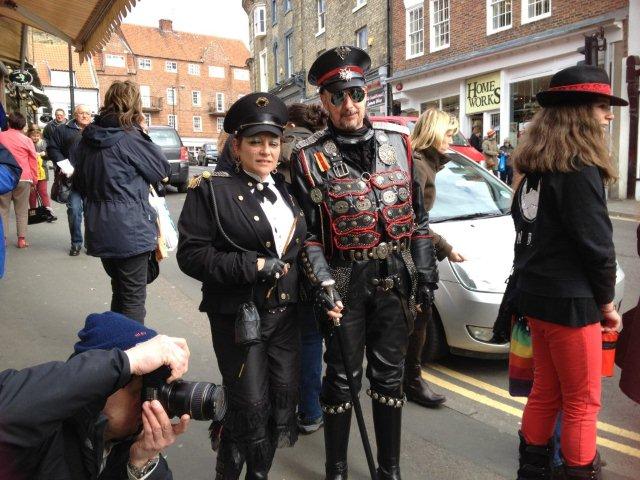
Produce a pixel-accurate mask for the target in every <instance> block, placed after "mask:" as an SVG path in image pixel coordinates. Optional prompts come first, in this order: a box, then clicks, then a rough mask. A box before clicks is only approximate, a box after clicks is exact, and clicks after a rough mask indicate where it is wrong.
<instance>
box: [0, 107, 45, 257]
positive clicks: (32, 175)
mask: <svg viewBox="0 0 640 480" xmlns="http://www.w3.org/2000/svg"><path fill="white" fill-rule="evenodd" d="M8 124H9V129H8V130H5V131H4V132H0V145H2V146H4V147H5V148H6V149H7V150H9V152H11V155H13V158H15V160H16V162H18V165H20V168H22V175H21V176H20V181H19V182H18V186H17V187H16V188H15V189H14V190H12V191H10V192H7V193H5V194H4V195H0V216H2V223H3V225H4V234H5V237H4V241H5V244H6V242H7V240H6V239H7V237H6V234H7V231H8V229H9V207H10V206H11V202H13V209H14V211H15V214H16V233H17V235H18V243H17V246H18V248H26V247H28V246H29V244H28V243H27V223H28V220H29V193H30V192H31V189H33V188H35V186H36V184H37V183H38V162H37V159H36V149H35V147H34V146H33V142H32V141H31V140H29V138H28V137H27V136H26V135H25V134H24V133H23V130H24V127H25V126H26V124H27V120H26V119H25V118H24V115H22V114H21V113H19V112H13V113H11V114H10V115H9V118H8Z"/></svg>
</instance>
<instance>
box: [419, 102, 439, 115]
mask: <svg viewBox="0 0 640 480" xmlns="http://www.w3.org/2000/svg"><path fill="white" fill-rule="evenodd" d="M430 108H440V101H439V100H431V101H429V102H422V103H421V104H420V113H422V112H424V111H425V110H429V109H430Z"/></svg>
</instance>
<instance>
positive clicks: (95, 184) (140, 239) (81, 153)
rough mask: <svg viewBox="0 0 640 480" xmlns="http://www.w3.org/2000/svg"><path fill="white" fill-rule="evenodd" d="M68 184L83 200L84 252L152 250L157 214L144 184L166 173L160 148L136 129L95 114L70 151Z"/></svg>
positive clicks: (110, 254)
mask: <svg viewBox="0 0 640 480" xmlns="http://www.w3.org/2000/svg"><path fill="white" fill-rule="evenodd" d="M73 157H74V158H73V161H72V163H73V164H74V165H75V172H74V174H73V176H72V180H73V188H74V190H77V191H79V192H80V193H81V194H82V197H83V199H84V222H85V235H86V246H87V253H88V254H89V255H93V256H94V257H100V258H128V257H132V256H134V255H138V254H141V253H144V252H151V251H153V250H154V249H155V248H156V242H157V228H156V213H155V210H154V209H153V208H152V207H151V205H149V184H155V183H156V182H158V181H160V180H162V179H163V178H165V177H167V176H169V173H170V168H171V167H170V166H169V162H168V161H167V159H166V157H165V156H164V154H163V153H162V150H161V149H160V147H158V146H157V145H155V144H154V143H153V142H152V141H151V139H150V138H149V137H148V136H147V135H146V134H145V133H143V132H142V130H140V129H138V128H132V129H128V130H127V129H125V128H123V127H119V126H117V121H116V119H115V118H114V117H113V116H107V117H96V119H95V122H94V123H92V124H91V125H89V126H87V127H86V128H85V129H84V131H83V132H82V140H81V141H80V143H79V144H78V147H77V148H76V150H75V151H74V152H73Z"/></svg>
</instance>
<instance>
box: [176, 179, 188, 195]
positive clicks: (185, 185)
mask: <svg viewBox="0 0 640 480" xmlns="http://www.w3.org/2000/svg"><path fill="white" fill-rule="evenodd" d="M188 188H189V182H188V181H186V182H184V183H181V184H180V185H178V192H180V193H187V189H188Z"/></svg>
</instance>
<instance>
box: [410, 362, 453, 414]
mask: <svg viewBox="0 0 640 480" xmlns="http://www.w3.org/2000/svg"><path fill="white" fill-rule="evenodd" d="M404 393H405V394H406V395H407V399H408V400H410V401H412V402H415V403H417V404H418V405H422V406H423V407H427V408H436V407H439V406H440V405H442V404H443V403H444V402H446V401H447V399H446V397H445V396H444V395H440V394H439V393H436V392H434V391H433V390H431V387H429V384H428V383H427V382H425V381H424V379H423V378H422V368H421V367H420V364H417V365H415V364H414V365H407V366H406V370H405V373H404Z"/></svg>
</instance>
